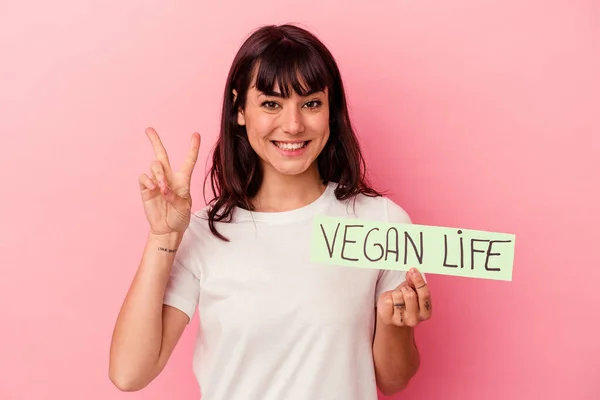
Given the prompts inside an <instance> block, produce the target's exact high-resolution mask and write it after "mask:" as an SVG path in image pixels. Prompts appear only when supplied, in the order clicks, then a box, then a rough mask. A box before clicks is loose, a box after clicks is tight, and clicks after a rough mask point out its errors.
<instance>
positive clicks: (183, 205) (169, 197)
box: [164, 187, 190, 213]
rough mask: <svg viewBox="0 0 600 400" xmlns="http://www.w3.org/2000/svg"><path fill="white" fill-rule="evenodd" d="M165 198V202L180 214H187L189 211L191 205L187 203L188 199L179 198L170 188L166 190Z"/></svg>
mask: <svg viewBox="0 0 600 400" xmlns="http://www.w3.org/2000/svg"><path fill="white" fill-rule="evenodd" d="M164 196H165V200H166V201H167V202H168V203H169V204H171V205H172V206H173V207H174V208H175V209H176V210H177V211H179V212H180V213H186V212H187V211H188V210H189V208H190V204H189V203H188V202H187V201H186V199H184V198H183V197H181V196H179V195H178V194H177V193H175V192H174V191H173V189H171V188H170V187H167V188H166V190H165V194H164Z"/></svg>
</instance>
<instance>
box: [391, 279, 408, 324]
mask: <svg viewBox="0 0 600 400" xmlns="http://www.w3.org/2000/svg"><path fill="white" fill-rule="evenodd" d="M392 300H393V305H394V314H393V316H392V322H393V323H394V325H398V326H404V310H405V308H406V304H405V303H404V296H403V294H402V291H401V290H400V289H399V288H396V289H395V290H394V291H392Z"/></svg>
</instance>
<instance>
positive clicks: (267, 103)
mask: <svg viewBox="0 0 600 400" xmlns="http://www.w3.org/2000/svg"><path fill="white" fill-rule="evenodd" d="M262 105H263V107H266V108H268V109H274V108H275V107H277V103H275V102H274V101H265V102H264V103H262Z"/></svg>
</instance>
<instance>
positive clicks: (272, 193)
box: [252, 166, 326, 212]
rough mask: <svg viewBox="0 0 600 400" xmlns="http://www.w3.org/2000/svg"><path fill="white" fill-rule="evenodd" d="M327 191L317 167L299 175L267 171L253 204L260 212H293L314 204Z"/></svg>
mask: <svg viewBox="0 0 600 400" xmlns="http://www.w3.org/2000/svg"><path fill="white" fill-rule="evenodd" d="M325 189H326V185H325V184H323V182H322V180H321V178H320V176H319V171H318V169H317V168H316V166H315V167H314V168H310V169H309V170H307V171H305V172H304V173H302V174H299V175H284V174H281V173H279V172H276V171H268V172H267V171H265V174H264V176H263V182H262V185H261V187H260V189H259V190H258V193H257V194H256V196H255V197H254V198H253V199H252V204H253V205H254V208H255V211H258V212H283V211H291V210H295V209H297V208H300V207H304V206H306V205H308V204H310V203H312V202H314V201H315V200H317V199H318V198H319V197H320V196H321V195H322V194H323V192H324V191H325Z"/></svg>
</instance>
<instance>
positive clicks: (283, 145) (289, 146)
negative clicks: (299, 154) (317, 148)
mask: <svg viewBox="0 0 600 400" xmlns="http://www.w3.org/2000/svg"><path fill="white" fill-rule="evenodd" d="M271 142H272V143H273V144H274V145H275V146H277V147H279V148H280V149H281V150H287V151H294V150H300V149H302V148H304V147H306V146H308V143H310V140H306V141H304V142H278V141H275V140H273V141H271Z"/></svg>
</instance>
